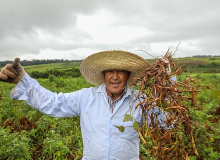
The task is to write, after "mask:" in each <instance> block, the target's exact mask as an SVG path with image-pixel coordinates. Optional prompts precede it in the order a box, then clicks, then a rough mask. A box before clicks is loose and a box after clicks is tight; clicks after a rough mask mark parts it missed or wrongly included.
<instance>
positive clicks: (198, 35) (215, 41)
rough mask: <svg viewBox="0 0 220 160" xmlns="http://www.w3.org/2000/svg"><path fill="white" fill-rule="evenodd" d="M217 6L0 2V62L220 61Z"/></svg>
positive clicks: (93, 0)
mask: <svg viewBox="0 0 220 160" xmlns="http://www.w3.org/2000/svg"><path fill="white" fill-rule="evenodd" d="M219 7H220V1H219V0H64V1H61V0H0V61H5V60H13V59H14V58H15V57H20V58H21V60H32V59H69V60H71V59H84V58H85V57H87V56H88V55H90V54H93V53H96V52H100V51H104V50H117V49H120V50H125V51H129V52H133V53H136V54H138V55H140V56H142V57H143V58H151V57H150V56H149V55H148V54H146V53H143V52H140V51H137V50H144V51H146V52H148V53H150V54H152V55H153V56H161V55H163V53H165V52H166V51H167V49H168V47H171V46H172V47H173V51H175V49H176V47H177V45H178V43H179V42H181V43H180V45H179V47H178V50H177V52H176V54H175V57H187V56H192V55H220V40H219V38H220V9H219Z"/></svg>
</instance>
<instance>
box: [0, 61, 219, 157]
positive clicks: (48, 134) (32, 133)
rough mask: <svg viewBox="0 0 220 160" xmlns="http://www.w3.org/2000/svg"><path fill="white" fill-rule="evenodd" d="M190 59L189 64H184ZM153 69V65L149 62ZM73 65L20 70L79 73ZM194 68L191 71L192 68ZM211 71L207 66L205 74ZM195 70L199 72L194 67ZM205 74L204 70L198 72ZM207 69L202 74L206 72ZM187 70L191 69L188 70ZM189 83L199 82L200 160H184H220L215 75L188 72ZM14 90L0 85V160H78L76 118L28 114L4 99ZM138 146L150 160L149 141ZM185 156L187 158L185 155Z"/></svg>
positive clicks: (195, 114) (67, 83)
mask: <svg viewBox="0 0 220 160" xmlns="http://www.w3.org/2000/svg"><path fill="white" fill-rule="evenodd" d="M189 59H190V60H189ZM189 59H188V58H183V59H174V60H175V62H176V63H178V64H186V62H189V64H198V63H197V62H200V61H199V60H201V61H202V62H201V63H203V64H204V65H209V64H212V62H215V63H219V59H218V60H210V59H209V58H204V59H202V58H201V59H198V58H189ZM151 61H152V62H151V63H154V60H151ZM79 65H80V63H79V62H76V63H75V64H64V63H54V64H44V65H35V66H25V67H24V68H25V70H27V72H28V73H31V72H32V71H42V72H43V71H46V70H50V69H55V68H56V69H59V70H63V69H68V68H72V67H75V68H79ZM192 66H193V65H192ZM211 67H212V66H208V68H209V69H212V68H211ZM194 68H199V67H198V65H195V66H194ZM203 69H204V68H203ZM205 69H207V68H205ZM189 70H190V69H189ZM191 70H192V71H193V72H192V74H190V75H191V76H192V77H197V78H198V79H199V82H200V83H199V84H197V85H199V86H200V87H199V90H200V92H198V93H197V100H198V109H197V110H195V111H194V109H193V108H190V111H191V116H192V118H193V123H194V124H196V125H197V126H198V129H197V136H196V137H195V139H196V142H195V143H196V147H197V150H198V152H199V155H200V158H197V157H196V156H195V155H193V154H192V155H189V159H190V160H195V159H207V160H209V159H210V160H218V159H220V147H219V143H220V123H219V122H220V83H219V82H220V74H219V73H203V72H199V71H196V70H193V69H191ZM186 76H189V75H187V72H183V74H182V76H177V78H178V80H180V81H183V80H185V79H186ZM37 81H38V82H39V83H40V84H41V85H42V86H44V87H45V88H47V89H49V90H51V91H52V92H57V93H59V92H64V93H65V92H73V91H77V90H80V89H82V88H88V87H92V86H93V85H91V84H90V83H88V82H87V81H85V79H84V78H82V77H77V78H72V77H59V76H52V75H51V76H50V77H49V78H45V79H43V78H38V79H37ZM14 86H15V85H14V84H8V83H3V82H0V137H1V138H0V159H10V160H11V159H76V160H77V159H81V158H82V151H83V144H82V137H81V131H80V124H79V117H71V118H53V117H49V116H47V115H44V114H42V113H41V112H39V111H38V110H36V109H33V108H31V107H30V106H28V105H27V104H26V103H25V102H23V101H18V100H12V99H10V98H9V96H8V93H9V91H10V90H11V89H12V88H13V87H14ZM147 140H148V141H147V143H146V144H144V143H143V142H142V141H141V145H140V159H141V160H148V159H152V160H154V159H155V158H154V157H151V152H152V148H151V147H152V144H153V143H152V140H151V139H150V138H148V139H147ZM186 154H188V153H186Z"/></svg>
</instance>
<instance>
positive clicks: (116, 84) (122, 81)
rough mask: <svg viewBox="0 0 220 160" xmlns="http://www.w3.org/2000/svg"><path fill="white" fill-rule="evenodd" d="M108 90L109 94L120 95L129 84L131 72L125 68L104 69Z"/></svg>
mask: <svg viewBox="0 0 220 160" xmlns="http://www.w3.org/2000/svg"><path fill="white" fill-rule="evenodd" d="M104 75H105V77H104V78H105V84H106V90H107V93H108V95H109V96H111V95H112V94H114V96H116V97H119V96H120V95H121V93H122V92H123V90H124V87H125V86H126V84H127V80H128V77H129V72H128V71H125V70H115V69H114V70H106V71H104Z"/></svg>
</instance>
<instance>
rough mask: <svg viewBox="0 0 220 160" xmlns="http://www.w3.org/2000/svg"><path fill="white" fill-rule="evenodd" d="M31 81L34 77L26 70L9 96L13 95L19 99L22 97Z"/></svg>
mask: <svg viewBox="0 0 220 160" xmlns="http://www.w3.org/2000/svg"><path fill="white" fill-rule="evenodd" d="M31 81H32V78H31V77H30V76H29V75H28V74H27V73H26V72H25V74H24V76H23V77H22V78H21V80H20V81H19V82H18V83H17V85H16V86H15V87H14V88H13V89H12V90H11V91H10V92H9V97H11V98H12V99H19V97H21V96H22V95H23V94H24V92H25V91H26V89H27V87H28V86H29V84H30V82H31Z"/></svg>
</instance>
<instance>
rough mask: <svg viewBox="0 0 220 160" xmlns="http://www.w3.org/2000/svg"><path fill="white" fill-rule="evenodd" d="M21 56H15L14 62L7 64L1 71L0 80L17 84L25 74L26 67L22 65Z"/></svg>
mask: <svg viewBox="0 0 220 160" xmlns="http://www.w3.org/2000/svg"><path fill="white" fill-rule="evenodd" d="M19 62H20V58H15V60H14V62H13V64H7V65H6V66H5V67H4V68H2V70H1V72H0V81H3V82H9V83H15V84H17V83H18V82H19V81H20V80H21V78H22V77H23V75H24V73H25V72H24V68H23V67H22V66H21V65H20V63H19Z"/></svg>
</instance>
